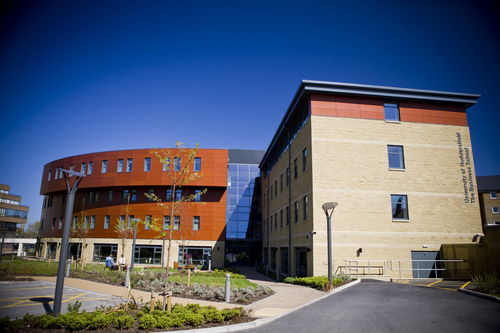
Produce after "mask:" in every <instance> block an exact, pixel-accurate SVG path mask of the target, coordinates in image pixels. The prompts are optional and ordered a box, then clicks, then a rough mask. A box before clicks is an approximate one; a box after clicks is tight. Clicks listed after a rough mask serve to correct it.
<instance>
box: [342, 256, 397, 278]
mask: <svg viewBox="0 0 500 333" xmlns="http://www.w3.org/2000/svg"><path fill="white" fill-rule="evenodd" d="M360 262H361V263H366V265H359V263H360ZM353 263H355V266H354V267H353ZM388 269H389V261H388V260H344V272H345V273H347V272H349V273H347V274H349V275H353V274H352V272H353V271H355V273H356V277H357V278H359V275H368V276H372V275H387V274H386V273H387V270H388ZM360 272H361V274H360ZM367 272H368V274H366V273H367ZM372 272H373V273H374V274H372Z"/></svg>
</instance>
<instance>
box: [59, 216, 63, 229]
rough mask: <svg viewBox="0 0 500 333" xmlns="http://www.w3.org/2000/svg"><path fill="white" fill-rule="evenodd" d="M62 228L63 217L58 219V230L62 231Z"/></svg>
mask: <svg viewBox="0 0 500 333" xmlns="http://www.w3.org/2000/svg"><path fill="white" fill-rule="evenodd" d="M62 227H63V217H62V216H61V217H60V218H59V229H62Z"/></svg>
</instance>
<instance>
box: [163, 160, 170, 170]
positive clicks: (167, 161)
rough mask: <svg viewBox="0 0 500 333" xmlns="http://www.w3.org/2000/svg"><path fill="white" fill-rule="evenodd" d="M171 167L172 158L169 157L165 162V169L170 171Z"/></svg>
mask: <svg viewBox="0 0 500 333" xmlns="http://www.w3.org/2000/svg"><path fill="white" fill-rule="evenodd" d="M169 169H170V158H167V159H166V160H165V161H164V162H163V171H168V170H169Z"/></svg>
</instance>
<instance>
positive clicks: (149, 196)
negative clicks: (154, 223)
mask: <svg viewBox="0 0 500 333" xmlns="http://www.w3.org/2000/svg"><path fill="white" fill-rule="evenodd" d="M153 194H155V190H154V189H153V188H150V189H149V190H148V201H153V197H152V195H153Z"/></svg>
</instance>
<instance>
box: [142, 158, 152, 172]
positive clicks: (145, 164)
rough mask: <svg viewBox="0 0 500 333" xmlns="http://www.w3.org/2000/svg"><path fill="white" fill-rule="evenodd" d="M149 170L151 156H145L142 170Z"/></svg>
mask: <svg viewBox="0 0 500 333" xmlns="http://www.w3.org/2000/svg"><path fill="white" fill-rule="evenodd" d="M150 170H151V158H150V157H146V158H145V159H144V171H145V172H148V171H150Z"/></svg>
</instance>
